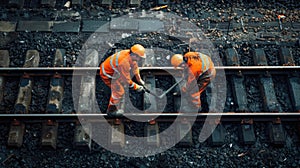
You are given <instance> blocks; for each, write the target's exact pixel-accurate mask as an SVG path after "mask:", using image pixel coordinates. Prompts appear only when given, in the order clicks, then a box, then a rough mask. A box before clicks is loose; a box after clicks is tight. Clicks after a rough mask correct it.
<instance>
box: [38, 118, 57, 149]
mask: <svg viewBox="0 0 300 168" xmlns="http://www.w3.org/2000/svg"><path fill="white" fill-rule="evenodd" d="M57 128H58V123H57V122H55V121H52V120H48V121H46V122H44V123H43V126H42V146H43V147H45V148H53V149H56V141H57Z"/></svg>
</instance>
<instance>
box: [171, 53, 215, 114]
mask: <svg viewBox="0 0 300 168" xmlns="http://www.w3.org/2000/svg"><path fill="white" fill-rule="evenodd" d="M171 64H172V65H173V66H174V67H175V68H177V67H181V68H183V76H184V78H186V80H187V82H186V83H185V86H183V87H182V88H181V92H182V93H183V94H185V95H186V96H187V98H188V102H191V104H192V105H193V106H194V108H197V109H201V99H200V97H201V94H202V92H203V91H204V90H205V89H206V87H207V85H208V84H209V83H210V82H211V80H212V79H214V78H215V76H216V70H215V67H214V64H213V62H212V60H211V58H210V57H209V56H207V55H205V54H202V53H198V52H187V53H186V54H185V55H184V56H182V55H181V54H175V55H173V56H172V58H171Z"/></svg>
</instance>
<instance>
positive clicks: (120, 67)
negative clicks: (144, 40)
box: [100, 44, 146, 117]
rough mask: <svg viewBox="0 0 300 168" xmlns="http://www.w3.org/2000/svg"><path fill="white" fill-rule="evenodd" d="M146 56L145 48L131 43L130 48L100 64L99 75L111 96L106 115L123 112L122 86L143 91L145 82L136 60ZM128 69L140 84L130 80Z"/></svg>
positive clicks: (116, 115) (121, 113)
mask: <svg viewBox="0 0 300 168" xmlns="http://www.w3.org/2000/svg"><path fill="white" fill-rule="evenodd" d="M141 58H146V55H145V48H144V47H143V46H142V45H140V44H135V45H133V46H132V47H131V48H130V49H127V50H122V51H119V52H117V53H115V54H113V55H111V56H109V57H108V58H107V59H106V60H105V61H104V62H103V63H102V64H101V65H100V76H101V78H102V80H103V82H104V83H105V84H106V85H107V86H108V87H110V88H111V96H110V99H109V104H108V107H107V115H109V116H113V117H119V116H122V115H123V114H124V109H123V106H122V99H123V95H124V93H125V90H124V86H126V85H127V86H128V85H129V88H130V89H133V90H136V91H138V92H142V91H144V87H143V86H144V84H145V82H144V81H143V80H142V79H141V76H140V72H139V67H138V61H139V60H140V59H141ZM130 70H132V72H133V74H134V75H135V77H136V80H137V81H138V82H139V83H140V84H141V85H138V84H136V83H135V82H133V81H132V80H131V77H130Z"/></svg>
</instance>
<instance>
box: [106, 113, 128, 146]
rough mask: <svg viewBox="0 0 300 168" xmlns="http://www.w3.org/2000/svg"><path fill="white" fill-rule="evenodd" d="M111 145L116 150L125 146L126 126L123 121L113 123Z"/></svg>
mask: <svg viewBox="0 0 300 168" xmlns="http://www.w3.org/2000/svg"><path fill="white" fill-rule="evenodd" d="M109 130H110V134H109V135H110V136H109V144H110V145H111V146H112V147H115V148H120V147H121V148H123V147H124V145H125V133H124V124H123V122H122V121H121V120H119V119H115V120H114V121H113V122H111V127H110V129H109Z"/></svg>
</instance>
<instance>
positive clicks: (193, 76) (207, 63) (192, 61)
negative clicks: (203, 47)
mask: <svg viewBox="0 0 300 168" xmlns="http://www.w3.org/2000/svg"><path fill="white" fill-rule="evenodd" d="M198 54H199V56H188V57H186V56H185V57H184V59H187V62H186V63H187V66H188V68H187V71H188V72H187V73H188V78H187V83H186V89H187V90H189V89H191V87H193V86H191V85H193V84H192V82H193V81H194V82H195V80H197V79H198V78H199V77H200V76H201V75H202V74H203V73H205V72H207V71H208V70H211V71H214V69H215V68H214V63H213V62H212V60H211V58H210V57H209V56H207V55H205V54H202V53H198ZM210 75H211V76H207V77H213V76H214V75H215V74H214V73H212V74H210Z"/></svg>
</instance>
